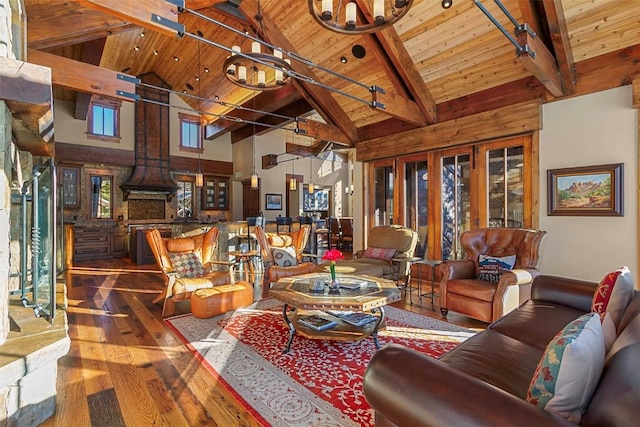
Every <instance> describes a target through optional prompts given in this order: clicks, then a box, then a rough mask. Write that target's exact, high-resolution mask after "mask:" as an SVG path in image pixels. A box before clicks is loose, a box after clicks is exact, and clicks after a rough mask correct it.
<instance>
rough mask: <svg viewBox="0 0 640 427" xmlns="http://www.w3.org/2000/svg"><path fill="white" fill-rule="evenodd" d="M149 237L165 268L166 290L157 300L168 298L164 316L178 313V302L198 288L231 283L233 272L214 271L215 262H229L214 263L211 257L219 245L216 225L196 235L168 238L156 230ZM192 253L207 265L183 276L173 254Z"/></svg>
mask: <svg viewBox="0 0 640 427" xmlns="http://www.w3.org/2000/svg"><path fill="white" fill-rule="evenodd" d="M146 238H147V241H148V242H149V246H150V247H151V251H152V252H153V256H154V257H155V259H156V262H157V263H158V266H159V267H160V268H161V269H162V273H163V274H164V276H165V283H166V286H165V289H164V290H163V292H162V293H161V294H160V295H159V296H158V297H157V298H156V299H155V300H154V301H153V302H154V304H157V303H158V302H160V301H164V303H163V307H162V315H163V316H170V315H172V314H174V313H175V303H176V302H178V301H184V300H188V299H190V298H191V294H192V293H193V292H195V291H196V290H198V289H203V288H212V287H214V286H219V285H224V284H227V283H231V282H232V279H231V273H232V270H230V271H229V272H222V271H214V270H213V265H212V264H214V263H215V264H225V265H229V263H225V262H214V261H212V260H211V257H212V255H213V253H214V251H215V249H216V246H217V244H218V228H217V227H213V228H211V229H210V230H209V231H207V232H206V233H201V234H196V235H193V236H188V237H180V238H165V237H162V236H161V235H160V232H159V231H158V230H156V229H153V230H149V231H147V232H146ZM172 253H173V254H177V253H190V254H194V255H195V256H196V257H197V258H198V260H200V262H201V264H202V266H203V267H204V273H202V274H200V275H197V277H183V275H182V274H181V273H180V272H179V271H177V270H176V268H174V265H173V261H172V260H171V254H172Z"/></svg>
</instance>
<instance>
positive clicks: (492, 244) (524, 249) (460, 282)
mask: <svg viewBox="0 0 640 427" xmlns="http://www.w3.org/2000/svg"><path fill="white" fill-rule="evenodd" d="M545 234H546V231H542V230H530V229H523V228H480V229H476V230H468V231H465V232H463V233H462V234H461V235H460V244H461V245H462V247H463V248H464V250H465V252H466V254H467V259H466V260H465V261H443V262H442V264H440V266H439V267H438V268H439V271H440V273H441V275H442V276H441V277H442V279H441V282H440V312H441V313H442V315H443V316H444V317H446V316H447V314H448V312H449V311H455V312H458V313H462V314H465V315H467V316H469V317H473V318H474V319H478V320H481V321H483V322H494V321H496V320H498V319H499V318H501V317H502V316H503V315H505V314H507V313H508V312H510V311H511V310H513V309H515V308H516V307H518V305H520V304H521V303H523V302H524V301H526V300H528V299H529V298H531V282H532V281H533V278H535V277H536V276H537V275H539V274H540V271H538V270H537V266H538V260H539V248H540V243H541V242H542V239H543V237H544V235H545ZM481 254H482V255H489V256H494V257H504V256H508V255H516V261H515V264H514V267H513V269H512V270H511V271H508V272H505V273H502V274H501V275H500V279H499V281H498V283H493V282H488V281H484V280H478V279H477V278H478V277H479V269H478V259H479V257H480V255H481Z"/></svg>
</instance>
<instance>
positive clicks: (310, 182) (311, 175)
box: [307, 157, 316, 194]
mask: <svg viewBox="0 0 640 427" xmlns="http://www.w3.org/2000/svg"><path fill="white" fill-rule="evenodd" d="M312 172H313V160H312V159H311V157H309V188H308V189H307V191H308V192H309V194H313V192H314V191H315V189H316V188H315V187H314V185H313V173H312Z"/></svg>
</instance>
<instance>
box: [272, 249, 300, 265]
mask: <svg viewBox="0 0 640 427" xmlns="http://www.w3.org/2000/svg"><path fill="white" fill-rule="evenodd" d="M271 256H273V262H274V263H275V264H276V265H277V266H278V267H293V266H294V265H298V258H297V257H296V248H294V247H293V246H285V247H284V248H273V249H271Z"/></svg>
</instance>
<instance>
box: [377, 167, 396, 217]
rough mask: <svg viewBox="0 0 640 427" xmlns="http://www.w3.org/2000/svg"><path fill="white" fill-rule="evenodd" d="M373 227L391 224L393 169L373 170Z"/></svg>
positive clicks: (379, 168) (381, 168) (380, 168)
mask: <svg viewBox="0 0 640 427" xmlns="http://www.w3.org/2000/svg"><path fill="white" fill-rule="evenodd" d="M374 176H375V190H374V191H375V195H374V201H373V203H374V207H375V212H374V218H373V223H374V225H388V224H393V167H392V166H382V167H378V168H375V171H374Z"/></svg>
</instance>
